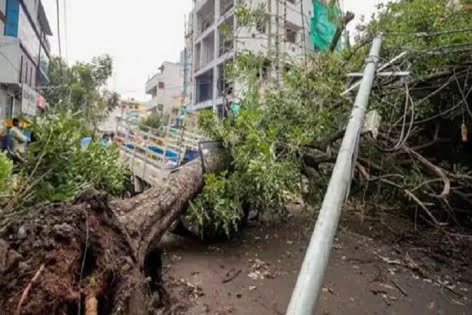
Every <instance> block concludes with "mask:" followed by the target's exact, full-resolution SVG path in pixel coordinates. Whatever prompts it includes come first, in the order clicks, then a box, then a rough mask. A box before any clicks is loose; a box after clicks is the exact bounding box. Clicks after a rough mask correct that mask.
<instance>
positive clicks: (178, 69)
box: [150, 62, 184, 113]
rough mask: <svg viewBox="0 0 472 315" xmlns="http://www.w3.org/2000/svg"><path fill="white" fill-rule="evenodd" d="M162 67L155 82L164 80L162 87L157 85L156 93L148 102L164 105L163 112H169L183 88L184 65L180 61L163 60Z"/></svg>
mask: <svg viewBox="0 0 472 315" xmlns="http://www.w3.org/2000/svg"><path fill="white" fill-rule="evenodd" d="M162 66H163V67H164V69H163V71H162V73H161V74H159V76H158V78H159V80H156V82H155V84H156V85H158V84H159V82H164V88H163V89H159V86H157V94H156V96H155V97H154V98H153V99H152V100H151V102H150V104H152V105H158V104H162V105H164V112H166V113H169V112H170V111H171V109H172V106H174V105H175V98H176V97H179V96H181V95H182V92H183V89H184V66H183V65H182V64H180V63H172V62H164V63H163V64H162Z"/></svg>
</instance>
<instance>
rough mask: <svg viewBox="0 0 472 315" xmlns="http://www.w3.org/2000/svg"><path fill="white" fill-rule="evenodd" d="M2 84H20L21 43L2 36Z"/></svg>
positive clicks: (0, 73)
mask: <svg viewBox="0 0 472 315" xmlns="http://www.w3.org/2000/svg"><path fill="white" fill-rule="evenodd" d="M0 51H1V52H2V53H1V54H0V83H18V82H19V73H20V60H21V57H20V56H21V52H20V41H19V40H18V39H17V38H13V37H8V36H2V35H0Z"/></svg>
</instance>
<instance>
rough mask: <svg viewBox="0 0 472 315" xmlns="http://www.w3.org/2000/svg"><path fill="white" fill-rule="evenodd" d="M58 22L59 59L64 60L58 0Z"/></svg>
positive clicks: (57, 0) (57, 3)
mask: <svg viewBox="0 0 472 315" xmlns="http://www.w3.org/2000/svg"><path fill="white" fill-rule="evenodd" d="M56 13H57V16H56V21H57V42H58V44H59V57H61V59H62V47H61V21H60V20H61V19H60V7H59V0H56Z"/></svg>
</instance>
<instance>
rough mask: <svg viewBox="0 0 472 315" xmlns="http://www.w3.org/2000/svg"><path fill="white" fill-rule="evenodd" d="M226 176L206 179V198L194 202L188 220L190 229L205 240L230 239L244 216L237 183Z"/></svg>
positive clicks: (204, 195)
mask: <svg viewBox="0 0 472 315" xmlns="http://www.w3.org/2000/svg"><path fill="white" fill-rule="evenodd" d="M226 176H227V174H226V173H223V174H221V175H219V176H216V175H215V174H208V175H206V176H205V187H204V188H203V192H202V194H201V195H200V196H199V197H197V198H196V199H195V200H194V201H192V202H191V204H190V208H189V210H188V211H187V214H186V216H185V221H186V223H187V225H189V226H192V227H193V228H194V232H195V233H196V234H197V235H199V236H200V237H201V238H202V239H209V238H210V239H211V238H214V237H216V236H221V235H226V236H228V237H229V236H231V234H232V233H233V232H235V231H237V230H238V226H239V224H240V222H241V218H242V216H243V210H242V204H241V199H239V196H237V193H238V192H237V189H236V187H235V186H233V185H232V184H233V183H234V181H233V180H231V178H227V177H226Z"/></svg>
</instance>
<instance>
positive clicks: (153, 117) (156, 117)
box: [140, 113, 163, 129]
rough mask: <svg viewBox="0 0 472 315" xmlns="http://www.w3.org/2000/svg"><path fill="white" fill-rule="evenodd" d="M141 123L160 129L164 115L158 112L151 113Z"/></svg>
mask: <svg viewBox="0 0 472 315" xmlns="http://www.w3.org/2000/svg"><path fill="white" fill-rule="evenodd" d="M140 125H141V126H145V127H150V128H153V129H159V128H161V127H162V125H163V124H162V116H161V115H160V114H158V113H151V114H150V115H149V116H147V117H146V118H144V119H143V120H142V121H141V123H140Z"/></svg>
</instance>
